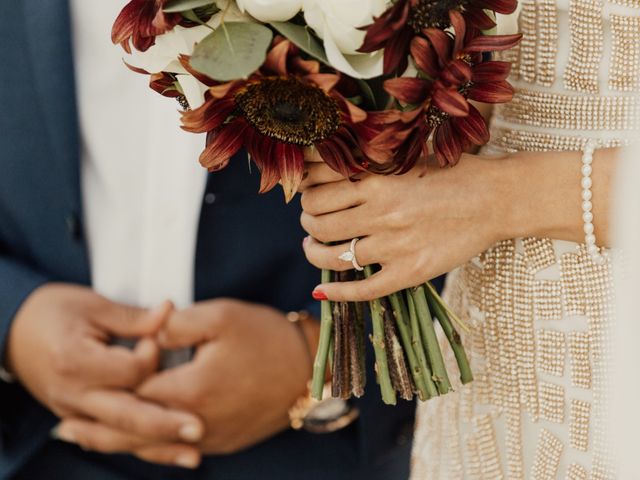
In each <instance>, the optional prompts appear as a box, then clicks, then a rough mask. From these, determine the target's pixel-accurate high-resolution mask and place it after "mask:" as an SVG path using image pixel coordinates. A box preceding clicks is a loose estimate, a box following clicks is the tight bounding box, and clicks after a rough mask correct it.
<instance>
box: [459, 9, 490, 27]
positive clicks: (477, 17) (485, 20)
mask: <svg viewBox="0 0 640 480" xmlns="http://www.w3.org/2000/svg"><path fill="white" fill-rule="evenodd" d="M464 16H465V18H466V19H467V22H468V24H469V25H470V26H473V27H475V28H478V29H480V30H490V29H492V28H495V26H496V22H495V21H494V20H493V19H492V18H491V17H489V15H487V13H486V12H485V11H484V10H483V9H482V8H473V7H471V8H469V9H467V11H466V12H464Z"/></svg>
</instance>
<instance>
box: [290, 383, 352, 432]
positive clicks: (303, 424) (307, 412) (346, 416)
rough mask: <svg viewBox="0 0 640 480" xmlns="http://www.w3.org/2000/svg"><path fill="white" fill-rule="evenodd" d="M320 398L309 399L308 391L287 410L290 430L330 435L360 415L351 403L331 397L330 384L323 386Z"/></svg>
mask: <svg viewBox="0 0 640 480" xmlns="http://www.w3.org/2000/svg"><path fill="white" fill-rule="evenodd" d="M309 386H311V385H309ZM322 398H323V400H315V399H313V398H311V390H310V389H309V393H308V394H307V395H305V396H304V397H301V398H300V399H298V401H297V402H296V403H295V405H294V406H293V407H291V409H290V410H289V420H290V422H291V428H293V429H294V430H306V431H307V432H311V433H332V432H336V431H338V430H342V429H343V428H345V427H347V426H349V425H351V424H352V423H353V422H354V421H355V420H356V419H357V418H358V417H359V415H360V411H359V410H358V409H357V408H356V407H355V406H354V405H352V404H351V402H349V401H347V400H342V399H340V398H332V397H331V382H327V383H326V384H325V386H324V390H323V392H322Z"/></svg>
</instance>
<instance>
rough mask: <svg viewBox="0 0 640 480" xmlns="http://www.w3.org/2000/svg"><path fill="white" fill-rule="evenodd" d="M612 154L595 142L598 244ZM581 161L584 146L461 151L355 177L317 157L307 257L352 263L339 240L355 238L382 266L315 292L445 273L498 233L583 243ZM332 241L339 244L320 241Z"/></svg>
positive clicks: (306, 219) (605, 235)
mask: <svg viewBox="0 0 640 480" xmlns="http://www.w3.org/2000/svg"><path fill="white" fill-rule="evenodd" d="M618 154H619V149H602V150H598V151H596V153H595V155H594V160H593V173H592V175H591V178H592V180H593V186H592V192H593V199H592V202H593V215H594V220H593V223H594V225H595V234H596V238H597V240H598V244H599V245H601V246H607V245H609V242H610V235H609V220H610V216H609V205H610V199H611V188H612V186H611V185H612V178H613V176H614V171H615V168H616V163H617V162H616V157H617V156H618ZM581 159H582V153H581V152H544V153H540V152H531V153H528V152H521V153H515V154H511V155H506V156H505V157H503V158H495V157H491V158H489V157H482V156H476V155H463V157H462V159H461V160H460V163H459V164H458V165H457V166H455V167H453V168H447V169H440V168H438V167H436V166H433V165H430V166H428V167H427V168H426V169H425V168H424V166H423V165H422V166H418V167H416V168H415V169H414V170H413V171H412V172H409V173H408V174H406V175H402V176H390V177H382V176H373V175H367V176H365V177H363V178H362V179H361V180H360V181H358V182H350V181H346V180H341V179H339V177H337V176H336V174H334V173H333V172H331V171H329V169H328V167H326V165H324V164H314V165H312V166H311V167H310V169H309V175H308V177H307V179H306V180H305V182H304V183H303V189H304V192H303V195H302V205H303V208H304V213H303V214H302V225H303V227H304V228H305V230H307V232H309V234H310V236H311V237H312V238H309V239H308V240H307V241H305V245H304V248H305V252H306V254H307V257H308V258H309V260H310V261H311V263H313V264H314V265H316V266H317V267H319V268H329V269H333V270H347V269H349V268H351V264H350V263H347V262H344V261H342V260H340V259H338V256H339V255H340V253H342V252H344V251H345V250H348V243H345V242H348V241H349V240H350V239H351V238H356V237H358V238H360V239H361V240H360V241H359V242H358V244H357V251H356V253H357V258H358V261H359V262H360V264H362V265H368V264H381V265H382V267H383V268H382V271H381V272H379V273H378V274H376V275H375V276H374V277H372V278H371V279H369V280H365V281H361V282H352V283H341V284H340V285H339V286H338V285H335V284H327V285H320V286H319V287H318V288H317V291H316V292H315V293H316V295H315V296H316V297H318V298H322V296H323V295H322V294H325V295H326V296H327V297H328V298H329V299H331V300H368V299H372V298H376V297H380V296H383V295H386V294H389V293H392V292H394V291H397V290H400V289H402V288H407V287H411V286H415V285H419V284H421V283H422V282H424V281H426V280H429V279H431V278H434V277H436V276H438V275H440V274H443V273H446V272H448V271H450V270H452V269H453V268H455V267H457V266H459V265H461V264H463V263H464V262H466V261H468V260H469V259H471V258H473V257H474V256H475V255H477V254H479V253H481V252H482V251H484V250H485V249H487V248H488V247H490V246H491V245H493V244H494V243H495V242H497V241H500V240H504V239H509V238H516V237H527V236H537V237H550V238H555V239H560V240H570V241H574V242H580V243H581V242H583V241H584V237H585V233H584V222H583V219H582V196H581V192H582V186H581V179H582V173H581V168H582V162H581ZM325 182H329V183H325ZM321 242H322V243H321ZM335 242H340V243H339V244H337V245H334V246H325V245H323V243H335Z"/></svg>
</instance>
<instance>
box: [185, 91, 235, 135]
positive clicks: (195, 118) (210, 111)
mask: <svg viewBox="0 0 640 480" xmlns="http://www.w3.org/2000/svg"><path fill="white" fill-rule="evenodd" d="M235 108H236V102H235V100H234V99H233V98H225V99H223V100H216V99H213V98H209V99H208V100H207V101H206V102H205V103H204V104H203V105H202V106H201V107H199V108H196V109H195V110H188V111H186V112H183V113H182V129H183V130H186V131H187V132H191V133H205V132H211V131H214V130H217V129H218V128H220V127H221V126H222V125H223V124H224V122H225V121H226V120H227V119H228V118H229V117H230V116H231V114H232V113H233V112H234V110H235Z"/></svg>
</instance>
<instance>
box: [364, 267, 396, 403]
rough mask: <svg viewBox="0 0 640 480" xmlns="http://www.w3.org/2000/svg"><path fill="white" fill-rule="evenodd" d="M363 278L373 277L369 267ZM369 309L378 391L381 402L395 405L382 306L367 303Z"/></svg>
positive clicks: (376, 302)
mask: <svg viewBox="0 0 640 480" xmlns="http://www.w3.org/2000/svg"><path fill="white" fill-rule="evenodd" d="M364 274H365V277H367V278H369V277H370V276H372V275H373V269H372V268H371V266H367V267H365V270H364ZM369 305H370V307H371V322H372V324H373V337H372V339H371V342H372V343H373V351H374V353H375V356H376V370H377V373H378V381H379V382H380V391H381V392H382V401H383V402H384V403H386V404H387V405H395V404H396V392H395V390H394V389H393V385H392V383H391V376H390V375H389V364H388V362H387V352H386V347H385V343H384V318H383V314H382V305H381V304H380V300H373V301H371V302H369Z"/></svg>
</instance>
